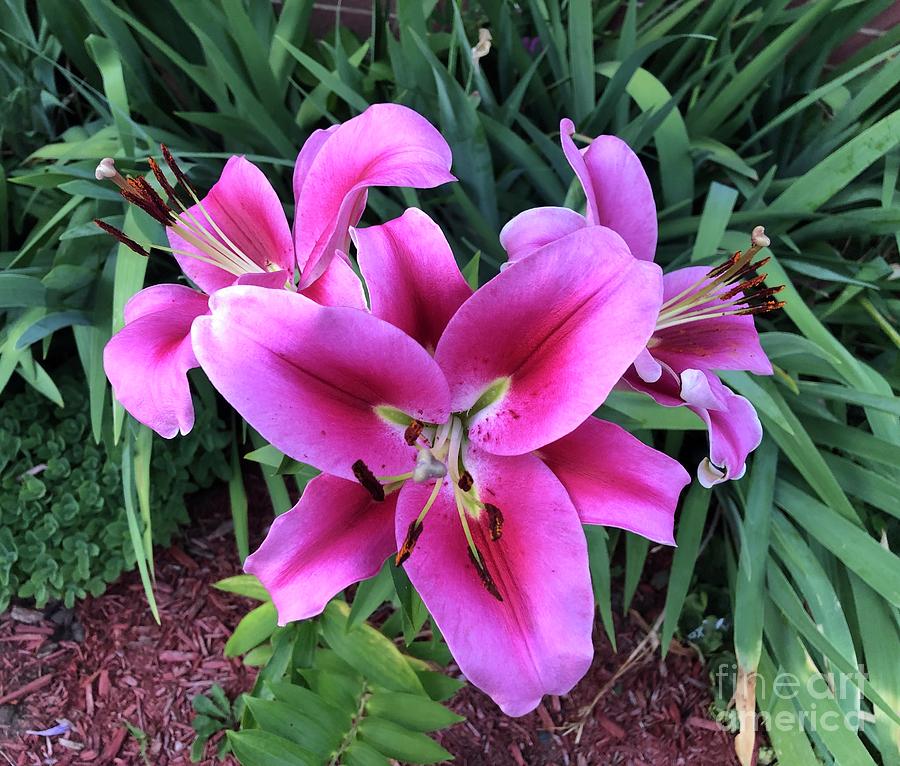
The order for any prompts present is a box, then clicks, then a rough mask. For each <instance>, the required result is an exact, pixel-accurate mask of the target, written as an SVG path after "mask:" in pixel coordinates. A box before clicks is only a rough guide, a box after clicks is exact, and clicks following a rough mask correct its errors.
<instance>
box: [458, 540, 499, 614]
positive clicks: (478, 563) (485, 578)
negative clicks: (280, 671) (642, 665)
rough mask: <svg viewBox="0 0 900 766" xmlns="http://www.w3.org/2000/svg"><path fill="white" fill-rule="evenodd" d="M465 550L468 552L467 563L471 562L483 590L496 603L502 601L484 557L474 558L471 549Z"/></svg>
mask: <svg viewBox="0 0 900 766" xmlns="http://www.w3.org/2000/svg"><path fill="white" fill-rule="evenodd" d="M466 550H467V551H468V552H469V561H471V562H472V566H474V567H475V571H476V572H478V576H479V577H480V578H481V584H482V585H483V586H484V589H485V590H486V591H487V592H488V593H490V594H491V595H492V596H493V597H494V598H495V599H497V601H503V596H501V595H500V591H499V590H497V583H495V582H494V578H493V577H491V573H490V572H489V571H488V568H487V565H486V564H485V563H484V557H483V556H481V557H476V556H475V554H474V553H473V551H472V549H471V548H468V547H467V548H466Z"/></svg>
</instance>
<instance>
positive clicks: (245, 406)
mask: <svg viewBox="0 0 900 766" xmlns="http://www.w3.org/2000/svg"><path fill="white" fill-rule="evenodd" d="M210 310H211V314H210V315H209V316H206V317H203V318H201V319H199V320H198V321H197V322H195V324H194V329H193V333H192V337H193V343H194V352H195V353H196V355H197V359H198V360H199V361H200V364H201V366H202V367H203V370H204V371H205V372H206V374H207V376H208V377H209V379H210V380H211V381H212V384H213V385H214V386H215V387H216V389H217V390H218V391H219V393H221V394H222V396H224V397H225V399H226V400H227V401H228V402H229V403H230V404H231V405H232V406H233V407H234V408H235V409H236V410H237V411H238V412H239V413H240V414H241V416H242V417H243V418H244V419H245V420H246V421H247V422H248V423H249V424H250V425H251V426H252V427H253V428H255V429H256V430H257V431H259V433H261V434H262V436H263V437H264V438H265V439H266V440H267V441H269V442H270V443H271V444H273V445H275V447H277V448H278V449H279V450H281V451H282V452H284V453H285V454H287V455H290V456H291V457H293V458H295V459H297V460H300V461H302V462H304V463H309V464H311V465H314V466H315V467H316V468H319V469H320V470H323V471H326V472H327V473H330V474H333V475H335V476H340V477H342V478H345V479H352V478H353V470H352V465H353V463H354V462H356V461H357V460H362V461H364V462H365V463H366V464H367V465H368V466H369V468H370V469H371V470H372V471H373V472H374V473H376V474H378V475H383V474H397V473H401V472H403V471H407V470H410V469H411V467H412V465H413V464H414V462H415V454H416V453H415V449H413V448H412V447H410V446H408V445H407V444H406V442H405V441H404V439H403V430H404V426H403V425H397V424H395V423H390V422H388V421H387V420H385V419H383V418H382V417H381V416H380V415H379V414H378V412H377V411H376V409H375V408H376V407H380V406H384V407H390V408H394V409H396V410H400V411H402V412H404V413H407V414H408V415H409V416H411V417H414V418H417V419H420V420H423V421H427V422H432V423H434V422H437V423H441V422H443V421H445V420H446V419H447V417H448V416H449V414H450V413H449V407H448V404H449V397H448V392H447V384H446V382H445V380H444V378H443V376H442V375H441V371H440V369H438V367H437V365H436V364H435V362H434V360H433V359H432V358H431V357H430V356H429V355H428V353H427V352H426V351H425V350H424V349H423V348H422V347H421V346H420V345H419V344H418V343H416V342H415V341H413V340H412V339H411V338H410V337H408V336H407V335H405V334H404V333H403V332H402V331H400V330H398V329H397V328H396V327H394V326H392V325H390V324H388V323H387V322H384V321H382V320H381V319H378V318H377V317H374V316H372V315H371V314H369V313H368V312H365V311H359V310H358V309H353V308H345V307H336V306H321V305H319V304H317V303H315V302H314V301H312V300H310V299H309V298H307V297H305V296H303V295H299V294H297V293H293V292H289V291H287V290H266V289H264V288H260V287H251V286H243V285H241V286H235V287H231V288H228V289H226V290H220V291H219V292H218V293H216V294H215V295H214V296H213V297H212V298H211V299H210Z"/></svg>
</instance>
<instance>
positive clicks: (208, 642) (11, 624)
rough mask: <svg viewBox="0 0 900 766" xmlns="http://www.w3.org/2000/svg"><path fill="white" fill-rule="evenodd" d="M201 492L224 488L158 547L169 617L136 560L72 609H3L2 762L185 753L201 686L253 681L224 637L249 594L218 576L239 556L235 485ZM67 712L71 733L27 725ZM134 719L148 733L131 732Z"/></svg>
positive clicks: (136, 764)
mask: <svg viewBox="0 0 900 766" xmlns="http://www.w3.org/2000/svg"><path fill="white" fill-rule="evenodd" d="M202 496H203V499H204V501H207V500H208V501H209V502H204V503H203V506H205V507H204V510H205V509H206V508H207V507H209V506H214V503H213V502H212V501H213V500H214V499H216V498H217V499H218V501H219V502H217V503H215V505H218V506H219V507H218V508H216V511H215V513H214V514H201V513H197V508H196V503H192V510H193V511H194V517H195V518H196V519H199V521H197V522H196V523H195V525H194V526H193V527H192V528H191V529H190V530H189V531H188V533H187V534H186V535H185V536H184V538H183V539H182V540H181V541H180V542H179V545H177V546H173V547H172V548H170V549H169V550H167V551H163V550H157V553H156V578H157V579H156V600H157V604H158V606H159V612H160V619H161V621H162V624H161V625H157V624H156V623H155V622H154V620H153V617H152V615H151V614H150V611H149V609H148V608H147V602H146V600H145V596H144V591H143V587H142V585H141V582H140V578H139V577H138V575H137V573H136V572H129V573H128V574H126V575H124V576H123V577H122V578H121V579H120V580H119V581H118V582H117V583H116V584H115V585H113V586H111V587H110V588H109V590H107V592H106V593H105V594H104V595H103V596H101V597H100V598H88V599H87V600H85V601H84V602H82V603H80V604H78V605H77V606H76V608H75V610H74V613H73V611H72V610H56V611H55V612H53V611H52V610H51V611H50V612H49V614H50V619H47V618H45V619H40V618H41V617H42V615H41V614H40V613H35V612H33V611H31V610H27V609H22V608H19V609H16V610H13V611H11V612H7V613H6V614H4V615H2V616H0V766H9V765H10V764H15V766H31V765H32V764H34V766H38V765H41V766H44V765H47V766H50V764H57V765H58V766H69V765H70V764H72V765H80V764H93V765H94V766H107V765H110V766H141V765H142V764H152V766H181V765H182V764H189V763H190V758H189V751H190V747H191V743H192V741H193V738H194V737H193V735H194V732H193V730H192V729H191V726H190V723H191V719H192V717H193V712H192V708H191V699H192V698H193V697H194V695H196V694H200V693H204V692H206V691H208V690H209V688H210V687H211V686H212V685H213V684H219V685H220V686H222V687H223V688H224V689H225V691H226V693H227V694H228V695H229V697H230V698H231V697H234V696H235V695H237V694H238V693H240V692H242V691H246V690H247V689H249V688H250V686H251V685H252V683H253V674H252V672H251V671H250V669H248V668H246V667H244V666H243V665H242V664H241V663H240V662H239V661H238V660H227V659H225V658H224V657H223V655H222V649H223V647H224V645H225V642H226V641H227V640H228V637H229V636H230V635H231V631H232V630H233V629H234V627H235V625H237V623H238V621H239V620H240V619H241V617H242V616H243V615H244V614H246V612H247V611H248V607H250V606H251V604H252V602H250V601H248V600H246V599H242V598H240V597H236V596H231V595H230V594H227V593H222V592H220V591H217V590H215V589H213V588H211V587H210V585H211V583H214V582H215V581H216V580H219V579H221V578H223V577H228V576H230V575H233V574H236V573H237V571H238V566H239V565H238V561H237V556H236V553H235V549H234V536H233V534H232V531H231V526H230V524H229V523H228V522H227V521H225V519H226V518H227V514H228V511H227V509H228V503H227V493H226V492H225V491H224V490H213V491H211V492H210V493H203V495H202ZM221 509H224V515H223V513H222V510H221ZM29 612H30V614H29ZM60 614H62V615H63V618H62V619H60V618H59V615H60ZM14 617H18V618H19V619H14ZM36 618H37V619H39V621H38V622H36V623H35V624H29V622H22V621H21V620H22V619H25V620H30V621H31V622H33V623H34V622H35V619H36ZM54 618H55V620H56V623H62V624H56V623H55V622H54ZM60 721H68V722H69V723H70V725H71V729H70V730H69V732H68V733H66V734H63V735H58V736H53V737H42V736H36V735H34V734H27V733H26V732H27V731H29V730H32V731H40V730H46V729H49V728H52V727H54V726H56V725H57V724H58V723H59V722H60ZM126 721H127V722H128V723H129V724H131V725H132V726H134V727H136V728H137V729H139V730H140V731H141V732H144V733H145V734H146V739H144V740H143V741H139V738H136V737H135V736H133V735H132V733H131V732H129V731H128V729H127V728H126V727H125V725H124V723H125V722H126ZM141 739H143V738H141ZM142 750H143V753H142ZM202 763H203V764H205V765H206V766H212V764H214V763H217V761H215V759H213V758H209V759H207V760H204V761H203V762H202ZM228 763H230V764H235V763H236V761H234V760H232V759H229V761H228Z"/></svg>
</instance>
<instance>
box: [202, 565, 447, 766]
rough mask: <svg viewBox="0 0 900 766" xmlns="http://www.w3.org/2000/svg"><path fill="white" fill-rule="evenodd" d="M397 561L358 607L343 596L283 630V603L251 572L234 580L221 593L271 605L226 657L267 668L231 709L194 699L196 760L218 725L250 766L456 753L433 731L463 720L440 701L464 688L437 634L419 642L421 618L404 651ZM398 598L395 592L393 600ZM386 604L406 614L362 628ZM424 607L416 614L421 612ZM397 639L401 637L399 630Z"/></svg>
mask: <svg viewBox="0 0 900 766" xmlns="http://www.w3.org/2000/svg"><path fill="white" fill-rule="evenodd" d="M391 569H393V567H391V566H390V565H386V566H385V568H384V569H383V570H382V572H381V574H379V575H378V576H377V577H375V578H373V579H372V580H369V581H367V582H366V583H363V585H361V586H360V588H359V589H358V591H357V594H356V598H355V599H354V603H353V605H352V606H351V605H349V604H347V603H345V602H343V601H340V600H338V599H335V600H334V601H332V602H331V603H330V604H329V605H328V607H327V608H326V609H325V611H324V612H323V614H322V615H321V616H320V617H318V618H316V619H312V620H303V621H301V622H293V623H290V624H288V625H284V626H281V627H279V626H277V624H276V614H275V606H274V605H273V604H272V602H271V601H270V600H269V597H268V594H267V593H266V591H265V589H264V588H263V587H262V585H260V583H259V581H258V580H257V579H256V578H255V577H252V576H250V575H239V576H236V577H230V578H228V579H226V580H223V581H221V582H220V583H218V584H217V586H216V587H218V588H219V589H220V590H225V591H228V592H230V593H237V594H239V595H244V596H248V597H251V598H255V599H257V600H261V601H262V602H263V603H262V604H261V605H260V606H258V607H256V608H255V609H253V610H252V611H250V612H249V613H248V614H247V615H246V616H245V617H244V619H243V620H241V622H240V624H239V625H238V626H237V628H236V629H235V631H234V633H233V634H232V636H231V638H230V639H229V641H228V643H227V644H226V646H225V654H226V656H229V657H236V656H239V655H243V656H244V663H245V664H247V665H253V666H259V667H260V671H259V674H258V676H257V679H256V683H255V684H254V687H253V689H252V690H251V692H250V693H249V694H244V695H241V696H240V697H239V698H238V699H237V700H235V702H234V704H233V705H232V704H231V703H229V701H228V698H227V697H226V696H225V694H224V692H222V690H221V689H219V688H218V687H213V689H212V690H211V691H210V692H209V694H208V695H207V696H198V697H195V698H194V710H195V711H196V712H197V716H196V717H195V719H194V729H195V730H196V731H197V739H196V740H195V742H194V745H193V748H192V750H191V757H192V759H193V760H194V761H197V760H200V758H202V757H203V753H204V750H205V748H206V742H207V740H208V739H209V738H210V737H211V736H212V735H213V734H215V733H216V732H217V731H220V730H222V729H225V730H226V738H225V739H223V740H222V742H221V743H220V744H219V748H218V755H219V756H220V757H221V756H222V755H224V754H225V753H226V752H228V751H229V750H230V751H232V752H233V753H234V754H235V755H236V756H237V757H238V759H240V762H241V763H242V764H244V766H268V764H272V763H303V764H322V766H325V764H328V765H329V766H337V764H347V765H348V766H352V765H353V764H368V763H387V759H388V758H393V759H396V760H399V761H401V762H403V763H438V762H442V761H445V760H447V759H449V758H451V757H452V756H451V755H450V753H448V752H447V751H446V750H445V749H444V748H443V747H441V746H440V745H439V744H438V743H437V742H435V741H434V740H433V739H431V738H430V737H428V736H427V732H432V731H437V730H438V729H443V728H446V727H448V726H452V725H453V724H456V723H459V722H460V721H462V720H463V719H462V718H461V717H459V716H458V715H456V714H455V713H454V712H453V711H451V710H448V709H447V708H446V707H444V706H443V705H442V704H440V703H441V702H442V701H444V700H446V699H448V698H449V697H451V696H452V695H453V694H454V692H456V691H457V690H458V689H459V688H460V687H461V686H462V685H463V683H462V682H461V681H458V680H456V679H454V678H450V677H448V676H446V675H444V674H443V673H441V672H438V670H436V668H437V667H438V666H439V665H441V664H442V663H445V662H446V661H447V660H448V659H449V652H448V651H447V647H446V644H445V643H444V641H443V640H442V639H441V638H440V637H439V636H437V635H433V636H431V637H426V638H424V639H422V638H421V636H422V635H423V634H422V633H421V632H420V628H421V623H420V622H419V621H418V620H416V618H415V616H414V615H413V616H412V619H413V620H414V621H415V623H416V624H417V625H418V627H416V628H415V630H413V631H412V633H413V634H415V635H418V636H419V638H418V639H417V640H413V638H414V635H408V639H409V640H408V641H406V642H403V643H404V644H405V650H403V651H401V649H399V648H398V647H397V645H396V643H395V642H394V640H392V639H394V638H399V636H400V634H401V632H402V633H404V634H406V633H407V631H405V630H404V628H405V627H407V620H409V619H410V616H409V615H407V614H406V611H407V609H406V607H407V605H408V604H406V602H407V601H408V600H409V599H404V598H402V597H401V596H398V595H397V594H396V593H395V586H394V585H392V577H391V574H390V570H391ZM393 596H397V598H396V599H393V598H392V597H393ZM385 599H391V600H398V606H399V607H400V608H398V609H397V610H395V611H394V612H393V614H392V616H391V617H389V618H388V620H387V621H385V623H384V624H383V625H382V626H381V628H380V629H377V628H375V627H374V626H373V625H370V624H369V623H368V622H366V621H365V620H366V618H367V617H368V616H369V614H370V613H371V612H372V610H374V609H375V608H377V607H378V606H379V605H380V604H381V603H382V602H383V601H384V600H385ZM414 611H415V612H417V613H418V612H420V610H419V609H414ZM395 634H396V635H395Z"/></svg>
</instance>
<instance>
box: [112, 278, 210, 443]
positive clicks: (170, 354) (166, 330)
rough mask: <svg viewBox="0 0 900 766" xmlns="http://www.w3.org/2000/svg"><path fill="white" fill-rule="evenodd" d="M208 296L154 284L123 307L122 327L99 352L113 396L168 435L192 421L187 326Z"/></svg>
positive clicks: (186, 429)
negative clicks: (101, 351) (101, 353)
mask: <svg viewBox="0 0 900 766" xmlns="http://www.w3.org/2000/svg"><path fill="white" fill-rule="evenodd" d="M207 310H208V309H207V297H206V296H205V295H204V294H203V293H198V292H196V291H195V290H191V289H190V288H188V287H185V286H183V285H154V286H153V287H148V288H146V289H145V290H141V291H140V292H139V293H137V294H136V295H134V296H133V297H132V298H131V300H130V301H128V303H127V304H126V306H125V327H123V328H122V329H121V330H119V332H117V333H116V334H115V335H114V336H113V337H112V339H111V340H110V341H109V343H107V344H106V348H105V349H104V351H103V368H104V370H105V371H106V376H107V377H108V378H109V382H110V383H111V384H112V387H113V391H114V393H115V395H116V399H118V400H119V402H120V403H121V405H122V406H123V407H124V408H125V409H126V410H127V411H128V412H129V413H130V414H131V415H132V416H133V417H134V418H135V419H137V420H139V421H140V422H141V423H143V424H144V425H146V426H148V427H149V428H152V429H153V430H154V431H156V433H158V434H159V435H160V436H162V437H164V438H166V439H171V438H172V437H173V436H175V435H176V434H178V433H179V432H181V433H182V434H186V433H188V432H189V431H190V430H191V428H192V427H193V425H194V405H193V403H192V402H191V389H190V386H189V385H188V379H187V371H188V370H190V369H192V368H194V367H196V366H197V360H196V358H195V357H194V352H193V351H192V349H191V337H190V333H191V325H192V323H193V322H194V319H196V318H197V317H198V316H201V315H202V314H205V313H206V312H207Z"/></svg>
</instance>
